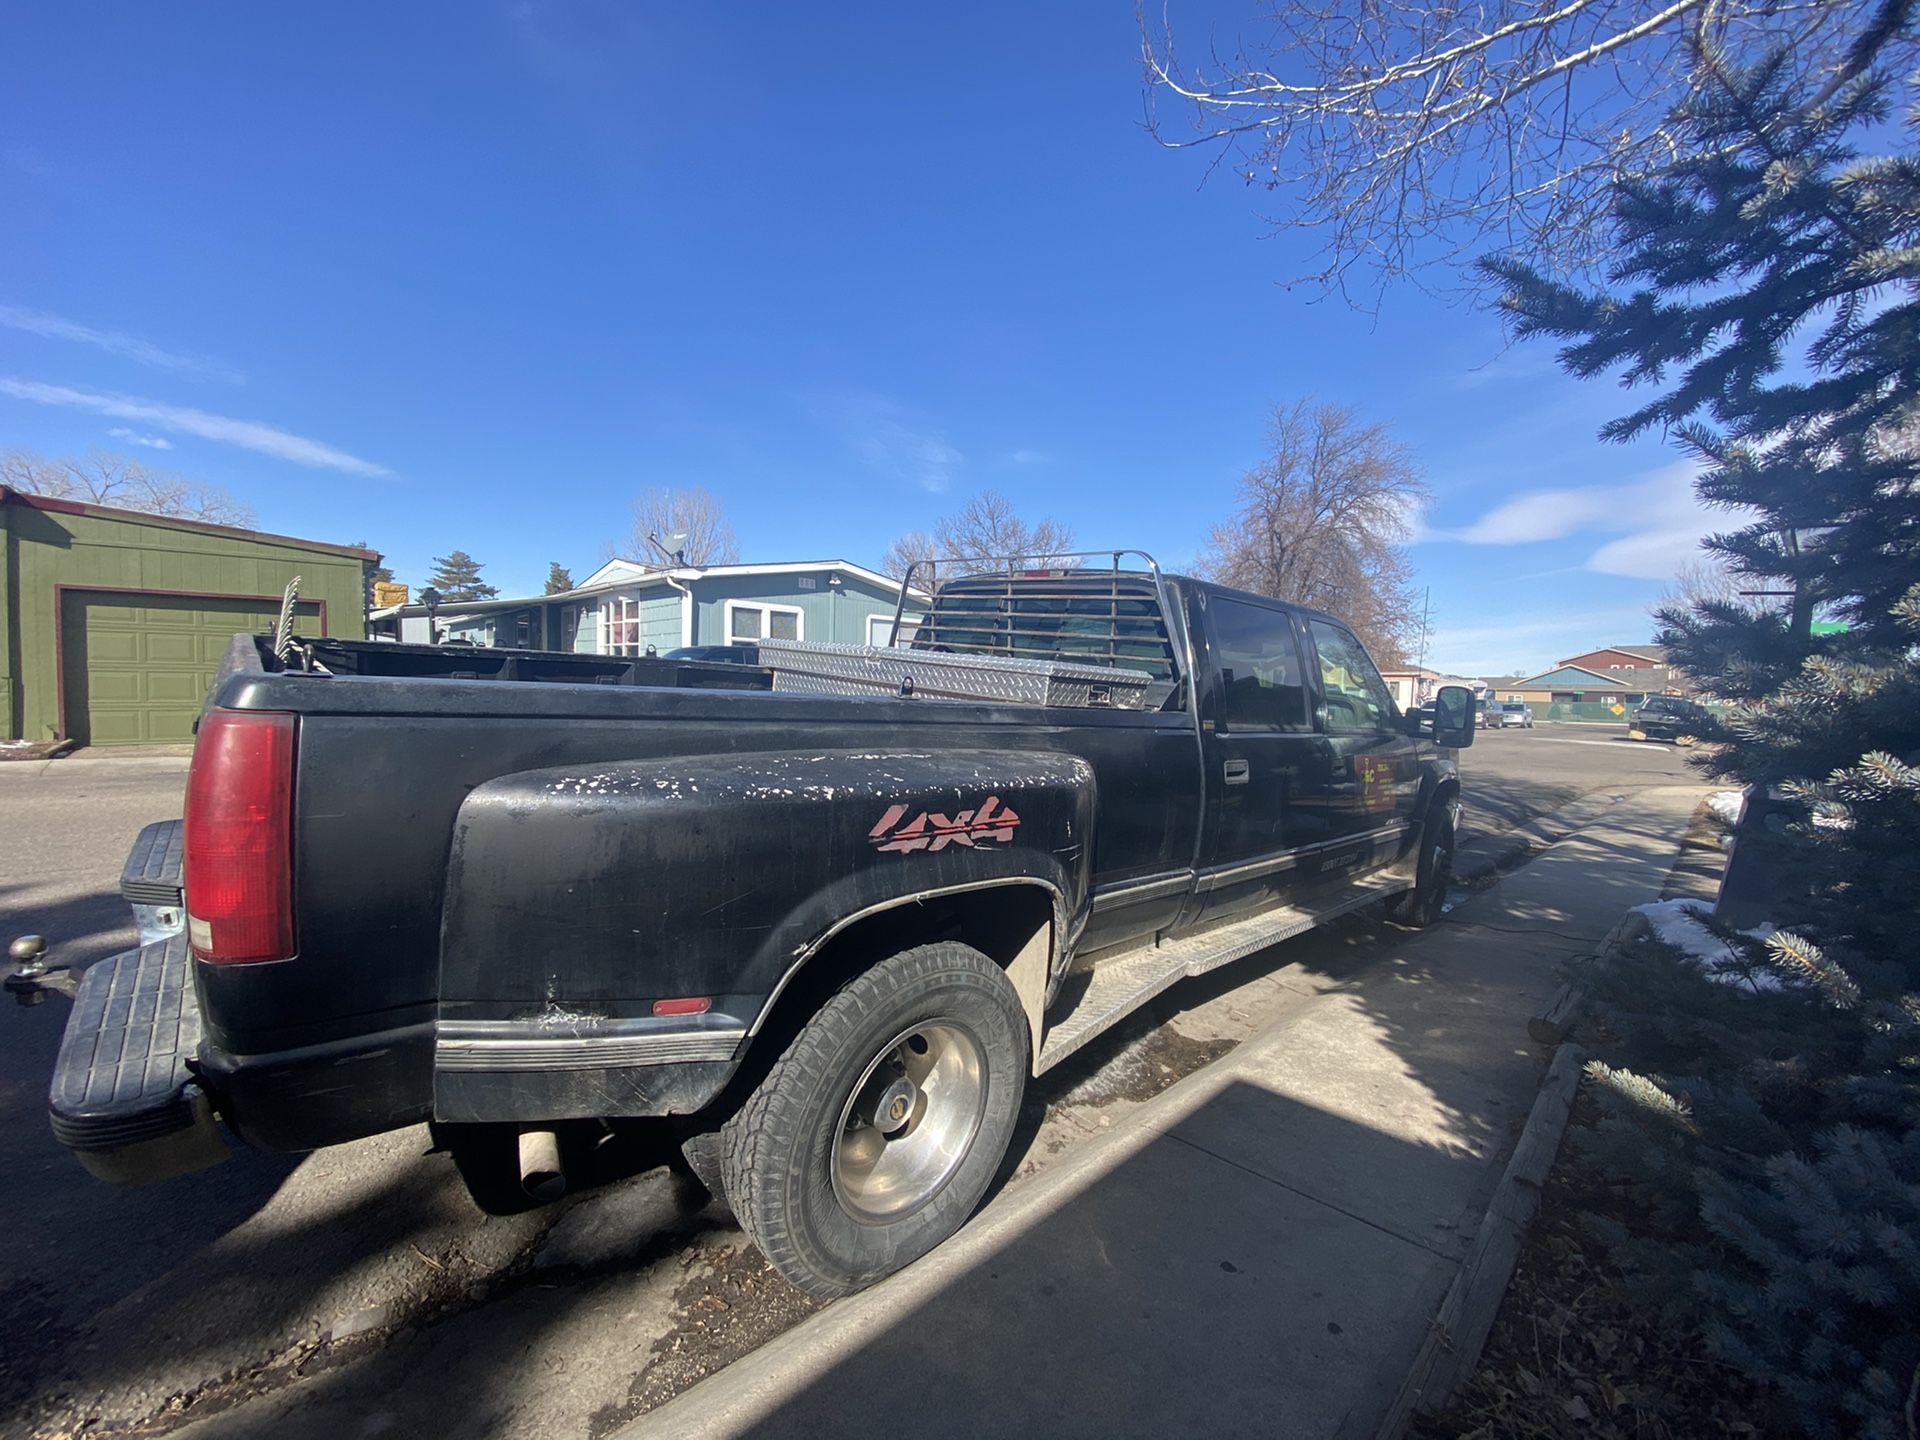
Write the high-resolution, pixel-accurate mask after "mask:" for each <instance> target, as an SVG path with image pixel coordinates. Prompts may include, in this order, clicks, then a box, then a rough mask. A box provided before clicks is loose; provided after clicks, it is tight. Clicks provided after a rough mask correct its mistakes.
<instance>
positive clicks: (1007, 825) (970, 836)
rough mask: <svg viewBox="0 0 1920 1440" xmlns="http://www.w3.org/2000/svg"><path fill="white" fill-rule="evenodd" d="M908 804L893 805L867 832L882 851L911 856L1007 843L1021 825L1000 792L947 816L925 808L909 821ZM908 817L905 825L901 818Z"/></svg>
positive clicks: (869, 837) (868, 837)
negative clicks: (968, 808) (972, 806)
mask: <svg viewBox="0 0 1920 1440" xmlns="http://www.w3.org/2000/svg"><path fill="white" fill-rule="evenodd" d="M907 810H908V807H907V806H905V805H889V806H888V807H887V813H886V814H884V815H882V816H881V817H880V821H879V823H878V824H876V825H875V826H874V827H873V829H871V830H869V831H868V832H867V839H868V840H869V841H870V842H871V843H872V844H873V845H874V846H875V847H876V848H877V849H879V850H882V851H892V852H894V853H895V854H900V855H910V854H912V853H913V852H914V851H916V850H925V851H928V852H933V851H937V850H944V849H946V848H947V846H949V845H965V846H968V847H969V848H971V847H972V846H974V845H977V844H980V843H983V842H984V843H989V844H991V843H995V842H997V843H999V844H1002V845H1004V844H1006V843H1007V842H1008V841H1010V840H1012V839H1013V832H1014V831H1015V830H1017V829H1018V828H1019V826H1020V817H1019V816H1018V815H1017V814H1015V813H1014V810H1013V807H1012V806H1011V805H1008V804H1007V803H1006V802H1005V801H1003V800H1001V798H1000V797H999V796H998V795H989V796H988V797H987V798H986V799H985V800H982V801H981V802H980V803H979V804H978V805H976V806H975V807H974V808H973V809H971V810H961V811H959V812H958V813H956V814H953V815H943V814H941V813H940V812H939V811H938V810H922V811H921V812H920V813H919V814H918V815H915V816H914V817H913V818H912V819H911V820H906V816H907ZM903 820H906V823H905V824H902V823H901V821H903Z"/></svg>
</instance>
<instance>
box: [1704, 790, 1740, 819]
mask: <svg viewBox="0 0 1920 1440" xmlns="http://www.w3.org/2000/svg"><path fill="white" fill-rule="evenodd" d="M1746 808H1747V792H1746V791H1744V790H1716V791H1714V792H1713V794H1711V795H1709V796H1707V809H1708V810H1710V811H1711V812H1712V813H1713V818H1714V819H1716V820H1718V821H1719V822H1720V823H1721V824H1723V825H1729V826H1732V825H1738V824H1739V823H1740V812H1741V811H1743V810H1745V809H1746Z"/></svg>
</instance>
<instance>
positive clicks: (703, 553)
mask: <svg viewBox="0 0 1920 1440" xmlns="http://www.w3.org/2000/svg"><path fill="white" fill-rule="evenodd" d="M649 535H655V536H658V537H659V539H660V543H661V544H662V545H664V546H665V547H666V548H667V549H668V550H670V551H678V552H679V553H681V554H682V555H684V556H685V557H686V563H687V564H689V565H731V564H733V563H734V562H735V561H737V560H738V559H739V558H740V544H739V542H738V541H737V540H735V539H734V536H733V525H732V522H730V521H729V520H728V519H727V516H726V512H725V511H724V510H723V509H722V508H721V506H720V502H719V500H717V499H716V498H715V497H714V495H713V492H711V491H710V490H708V489H706V487H704V486H701V485H688V486H685V487H683V488H681V489H678V490H662V489H658V488H653V489H647V490H643V491H641V492H640V497H639V499H637V500H635V501H634V502H633V525H632V527H631V528H630V529H629V530H628V531H627V534H626V535H625V537H624V538H622V539H620V540H618V541H616V542H614V543H613V544H610V545H608V546H607V547H606V548H607V555H608V558H610V559H611V558H612V557H613V556H615V555H617V556H619V557H620V558H621V559H623V560H632V561H635V562H636V563H638V564H641V565H644V566H646V567H647V568H648V569H650V570H659V569H664V568H665V567H666V563H667V562H666V560H665V558H664V557H663V556H662V555H661V554H660V552H659V551H658V550H656V549H654V547H653V546H652V545H651V544H650V543H648V539H647V537H648V536H649ZM676 535H679V536H684V537H685V539H683V540H678V541H676V540H675V539H674V538H673V537H674V536H676Z"/></svg>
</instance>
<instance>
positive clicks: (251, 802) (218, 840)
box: [185, 710, 294, 965]
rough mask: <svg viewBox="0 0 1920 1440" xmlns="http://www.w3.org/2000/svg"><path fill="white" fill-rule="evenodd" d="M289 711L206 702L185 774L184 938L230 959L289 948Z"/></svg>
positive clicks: (279, 955) (207, 954)
mask: <svg viewBox="0 0 1920 1440" xmlns="http://www.w3.org/2000/svg"><path fill="white" fill-rule="evenodd" d="M293 736H294V719H293V716H291V715H283V714H279V713H277V712H273V711H259V710H212V711H209V712H208V713H207V716H206V718H205V719H203V720H202V721H201V722H200V736H199V739H198V740H197V741H196V743H195V744H194V747H193V768H192V769H191V770H190V771H189V772H188V774H187V815H186V843H185V849H186V872H187V873H186V887H187V937H188V939H189V941H190V942H191V943H192V945H193V953H194V954H196V955H198V956H199V957H200V958H201V959H202V960H210V961H212V962H214V963H215V964H221V965H231V964H237V963H240V962H243V961H248V960H285V959H286V958H287V957H288V956H290V955H292V954H293Z"/></svg>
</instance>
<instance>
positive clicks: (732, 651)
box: [666, 645, 760, 665]
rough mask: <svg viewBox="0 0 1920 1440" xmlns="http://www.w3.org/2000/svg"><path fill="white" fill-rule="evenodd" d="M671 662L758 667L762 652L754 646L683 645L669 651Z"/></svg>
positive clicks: (667, 656)
mask: <svg viewBox="0 0 1920 1440" xmlns="http://www.w3.org/2000/svg"><path fill="white" fill-rule="evenodd" d="M666 658H667V659H669V660H710V661H713V662H715V663H717V664H721V665H758V664H759V663H760V652H759V650H758V649H756V648H755V647H754V646H752V645H682V646H680V647H679V648H678V649H675V650H669V651H667V654H666Z"/></svg>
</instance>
